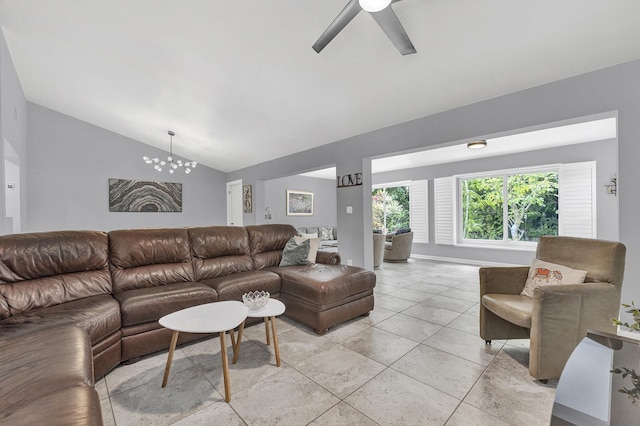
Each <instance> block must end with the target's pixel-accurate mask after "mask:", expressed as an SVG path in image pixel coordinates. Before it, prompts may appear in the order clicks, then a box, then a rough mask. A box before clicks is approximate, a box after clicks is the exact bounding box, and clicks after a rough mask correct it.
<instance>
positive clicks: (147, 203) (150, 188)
mask: <svg viewBox="0 0 640 426" xmlns="http://www.w3.org/2000/svg"><path fill="white" fill-rule="evenodd" d="M109 211H110V212H147V213H148V212H153V213H165V212H182V184H181V183H170V182H145V181H140V180H126V179H109Z"/></svg>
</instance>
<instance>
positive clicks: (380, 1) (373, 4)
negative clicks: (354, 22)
mask: <svg viewBox="0 0 640 426" xmlns="http://www.w3.org/2000/svg"><path fill="white" fill-rule="evenodd" d="M358 3H359V4H360V7H361V8H362V9H363V10H366V11H367V12H380V11H381V10H384V9H386V8H387V7H388V6H389V5H390V4H391V0H358Z"/></svg>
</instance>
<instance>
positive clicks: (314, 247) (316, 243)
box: [293, 235, 320, 263]
mask: <svg viewBox="0 0 640 426" xmlns="http://www.w3.org/2000/svg"><path fill="white" fill-rule="evenodd" d="M293 238H294V239H295V241H296V244H301V243H302V242H303V241H304V240H309V257H308V259H309V262H311V263H316V257H317V255H318V247H320V238H318V237H315V238H305V237H298V236H297V235H296V236H295V237H293Z"/></svg>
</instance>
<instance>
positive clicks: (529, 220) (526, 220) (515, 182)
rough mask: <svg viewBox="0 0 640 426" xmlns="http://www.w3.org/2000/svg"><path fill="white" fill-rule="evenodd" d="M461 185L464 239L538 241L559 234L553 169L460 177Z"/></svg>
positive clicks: (556, 177) (556, 180) (554, 172)
mask: <svg viewBox="0 0 640 426" xmlns="http://www.w3.org/2000/svg"><path fill="white" fill-rule="evenodd" d="M460 186H461V205H462V218H461V222H462V235H463V238H464V239H470V240H491V241H504V240H505V239H506V240H507V241H538V239H539V238H540V236H542V235H558V173H557V172H556V171H550V172H539V173H527V174H518V175H509V176H492V177H483V178H473V179H462V180H461V183H460ZM505 203H506V205H505ZM505 209H506V212H507V215H506V217H507V221H506V222H505V219H504V218H505V214H504V211H505Z"/></svg>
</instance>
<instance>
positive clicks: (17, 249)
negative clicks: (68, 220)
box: [0, 231, 112, 319]
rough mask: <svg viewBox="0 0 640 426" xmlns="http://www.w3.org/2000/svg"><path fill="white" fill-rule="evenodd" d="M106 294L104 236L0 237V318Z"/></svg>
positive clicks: (41, 234) (61, 233) (108, 280)
mask: <svg viewBox="0 0 640 426" xmlns="http://www.w3.org/2000/svg"><path fill="white" fill-rule="evenodd" d="M111 290H112V288H111V277H110V275H109V254H108V244H107V234H106V233H104V232H93V231H57V232H37V233H30V234H15V235H5V236H1V237H0V319H3V318H7V317H9V316H11V315H15V314H19V313H21V312H24V311H29V310H33V309H39V308H45V307H48V306H53V305H57V304H60V303H64V302H69V301H72V300H77V299H81V298H85V297H89V296H94V295H98V294H109V293H111Z"/></svg>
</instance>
